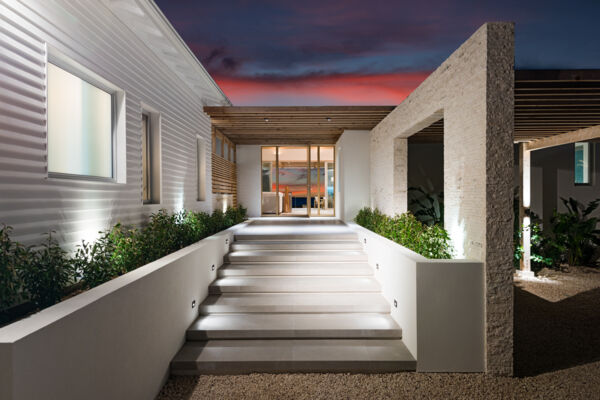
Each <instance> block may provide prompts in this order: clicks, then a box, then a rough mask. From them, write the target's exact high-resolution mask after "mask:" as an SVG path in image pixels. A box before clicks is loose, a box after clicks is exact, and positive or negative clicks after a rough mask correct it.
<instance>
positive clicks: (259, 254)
mask: <svg viewBox="0 0 600 400" xmlns="http://www.w3.org/2000/svg"><path fill="white" fill-rule="evenodd" d="M224 260H225V262H230V263H247V262H255V263H259V262H307V261H308V262H311V261H314V262H326V261H337V262H341V261H355V262H358V261H364V262H367V261H368V257H367V253H365V252H364V251H362V250H361V251H358V250H246V251H234V252H231V253H229V254H227V255H226V256H225V257H224Z"/></svg>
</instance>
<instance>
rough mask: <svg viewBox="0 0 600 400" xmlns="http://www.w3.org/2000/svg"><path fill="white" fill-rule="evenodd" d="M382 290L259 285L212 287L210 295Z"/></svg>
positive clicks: (366, 287) (372, 289)
mask: <svg viewBox="0 0 600 400" xmlns="http://www.w3.org/2000/svg"><path fill="white" fill-rule="evenodd" d="M380 291H381V289H380V288H379V287H376V286H370V285H369V286H368V285H361V286H352V287H339V286H335V285H334V286H319V287H318V288H316V287H312V286H296V287H287V286H280V287H274V286H259V285H256V286H254V285H245V286H210V287H209V288H208V293H209V294H223V293H349V292H352V293H356V292H359V293H378V292H380Z"/></svg>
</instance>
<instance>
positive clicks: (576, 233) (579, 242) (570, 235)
mask: <svg viewBox="0 0 600 400" xmlns="http://www.w3.org/2000/svg"><path fill="white" fill-rule="evenodd" d="M561 200H562V202H563V204H564V205H565V207H566V208H567V212H565V213H559V212H557V211H556V210H554V214H553V216H552V218H551V219H550V229H551V231H552V233H551V235H548V236H547V238H546V241H545V243H544V246H545V251H546V252H547V253H548V254H549V255H551V256H552V258H553V260H554V262H555V263H559V262H566V263H568V264H569V265H593V264H594V263H595V261H596V259H597V255H598V253H597V248H598V246H600V230H598V229H597V225H598V218H595V217H591V214H592V213H593V212H594V211H595V210H596V209H597V208H598V206H599V205H600V199H596V200H594V201H591V202H589V203H588V204H587V206H586V205H583V204H581V203H580V202H578V201H577V200H575V199H574V198H572V197H570V198H569V199H568V200H567V199H564V198H562V197H561Z"/></svg>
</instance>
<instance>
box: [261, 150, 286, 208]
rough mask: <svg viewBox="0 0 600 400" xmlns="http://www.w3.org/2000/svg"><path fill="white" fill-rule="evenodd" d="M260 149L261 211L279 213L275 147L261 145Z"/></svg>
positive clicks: (279, 202)
mask: <svg viewBox="0 0 600 400" xmlns="http://www.w3.org/2000/svg"><path fill="white" fill-rule="evenodd" d="M261 151H262V161H261V212H262V214H263V215H279V213H280V210H281V206H282V204H281V199H280V196H279V195H278V190H277V147H274V146H273V147H263V148H262V150H261Z"/></svg>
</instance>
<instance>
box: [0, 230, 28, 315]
mask: <svg viewBox="0 0 600 400" xmlns="http://www.w3.org/2000/svg"><path fill="white" fill-rule="evenodd" d="M11 231H12V227H10V226H6V225H2V226H0V312H2V311H3V310H5V309H7V308H8V307H10V306H12V305H14V304H15V303H16V302H17V301H18V300H19V297H20V293H21V290H22V285H21V281H20V280H19V276H18V275H17V271H18V266H19V265H20V263H21V262H22V261H23V259H24V256H25V254H26V251H25V248H24V247H23V246H22V245H21V244H19V243H16V242H13V241H12V240H11V239H10V233H11Z"/></svg>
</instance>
